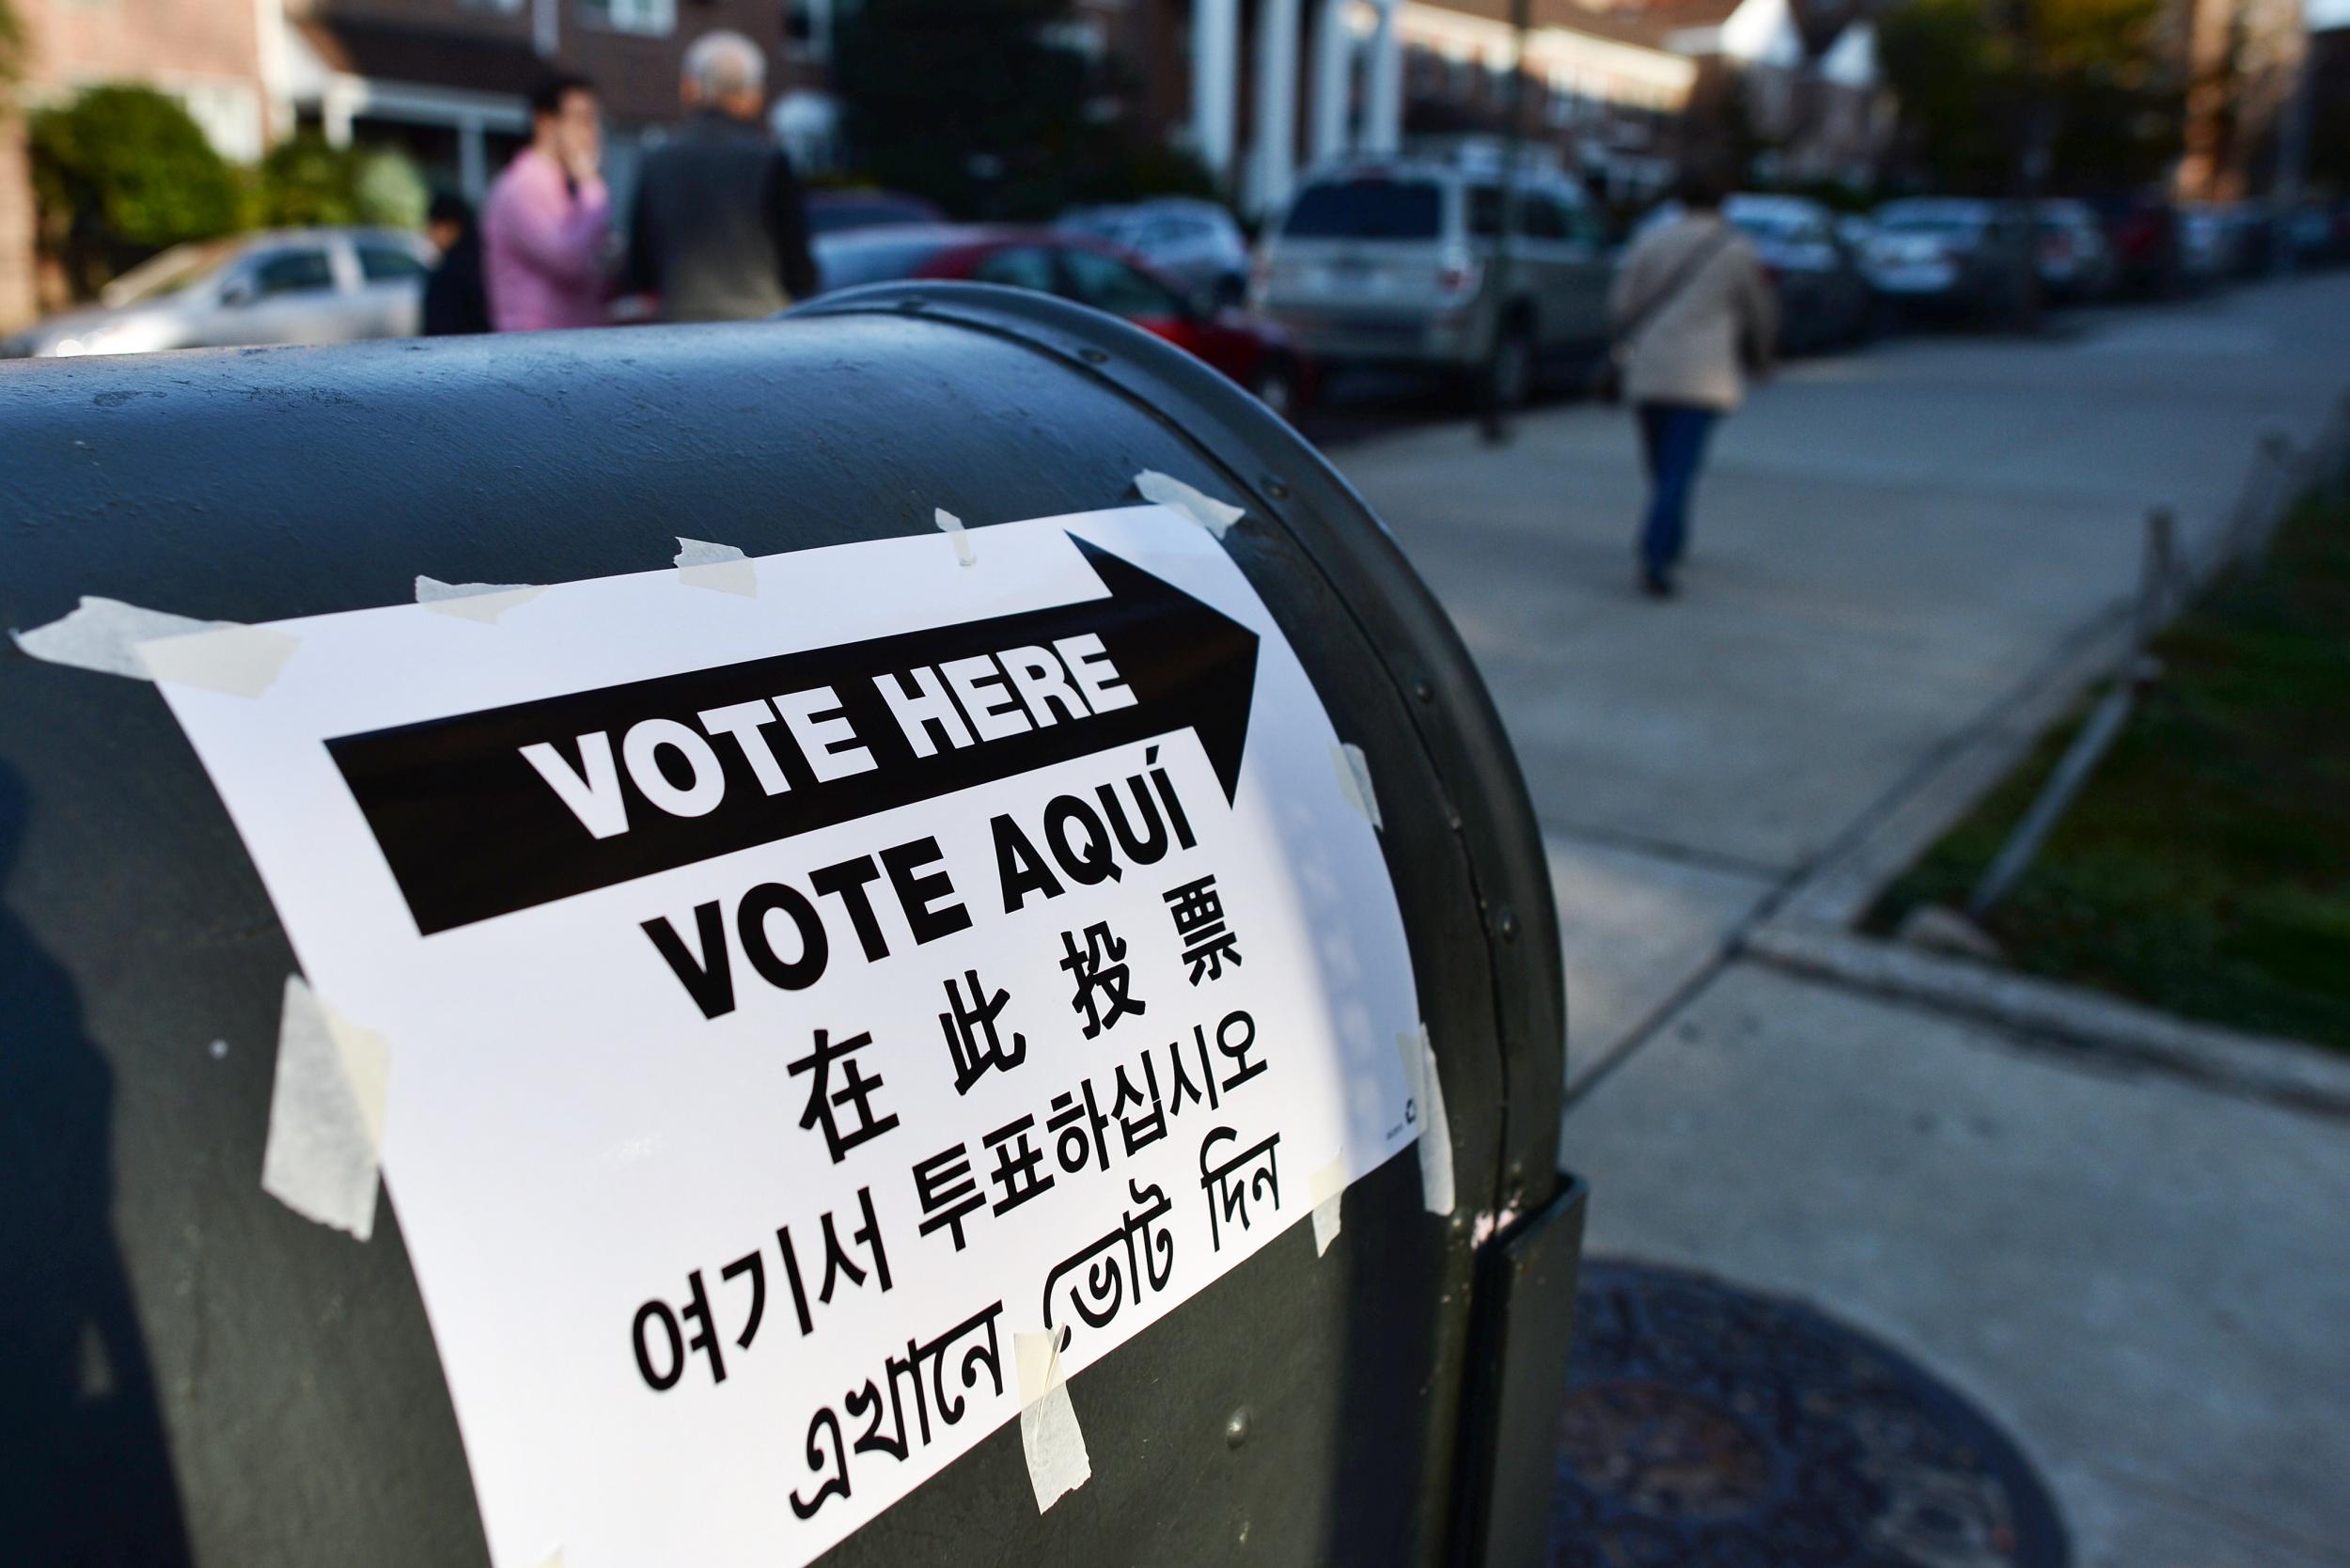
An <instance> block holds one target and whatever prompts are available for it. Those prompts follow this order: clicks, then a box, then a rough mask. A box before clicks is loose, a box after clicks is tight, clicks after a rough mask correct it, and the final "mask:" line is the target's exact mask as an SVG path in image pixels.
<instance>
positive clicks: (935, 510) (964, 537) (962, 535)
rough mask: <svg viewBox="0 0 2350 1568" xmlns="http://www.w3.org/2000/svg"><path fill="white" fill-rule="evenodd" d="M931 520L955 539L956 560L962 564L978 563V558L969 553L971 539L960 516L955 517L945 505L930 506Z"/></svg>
mask: <svg viewBox="0 0 2350 1568" xmlns="http://www.w3.org/2000/svg"><path fill="white" fill-rule="evenodd" d="M931 521H932V522H933V523H936V524H937V525H938V526H939V528H940V530H941V531H942V532H944V533H945V534H946V536H947V537H948V539H951V540H953V541H955V559H956V560H958V561H960V562H961V563H962V564H964V566H977V565H978V564H979V557H977V556H975V555H973V554H972V553H971V540H970V538H969V533H968V530H966V529H965V528H964V525H963V519H962V518H960V517H957V516H956V515H955V514H954V513H953V512H951V511H948V510H947V509H946V508H945V507H932V509H931Z"/></svg>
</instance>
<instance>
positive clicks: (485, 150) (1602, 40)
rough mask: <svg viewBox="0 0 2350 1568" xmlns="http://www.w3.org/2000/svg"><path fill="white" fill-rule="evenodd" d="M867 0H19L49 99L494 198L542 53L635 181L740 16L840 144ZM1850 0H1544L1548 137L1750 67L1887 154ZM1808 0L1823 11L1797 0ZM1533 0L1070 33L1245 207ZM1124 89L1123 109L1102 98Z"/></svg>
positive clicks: (1130, 15)
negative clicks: (702, 65) (91, 91)
mask: <svg viewBox="0 0 2350 1568" xmlns="http://www.w3.org/2000/svg"><path fill="white" fill-rule="evenodd" d="M1851 3H1852V0H1530V11H1531V23H1532V25H1531V29H1530V31H1529V32H1528V37H1527V39H1526V57H1525V65H1526V70H1527V73H1528V85H1529V88H1530V91H1531V94H1532V99H1531V104H1530V108H1529V116H1528V124H1529V127H1530V130H1531V133H1533V134H1535V135H1536V136H1538V137H1540V138H1542V139H1543V140H1545V141H1547V142H1549V143H1550V144H1551V145H1552V146H1554V147H1555V148H1556V149H1557V150H1558V152H1559V155H1560V157H1561V159H1562V160H1563V161H1564V162H1565V163H1566V164H1567V165H1568V166H1570V167H1575V168H1578V169H1581V170H1584V171H1586V172H1588V173H1590V174H1591V175H1593V176H1594V177H1596V178H1599V179H1602V180H1606V181H1607V182H1608V183H1609V184H1610V185H1611V186H1613V187H1614V188H1616V189H1617V191H1618V193H1619V194H1621V195H1637V194H1639V193H1641V192H1643V191H1646V190H1651V189H1653V188H1654V186H1655V185H1656V184H1657V183H1659V182H1661V180H1663V179H1664V178H1666V176H1667V175H1668V174H1669V170H1670V168H1671V166H1672V159H1673V157H1674V156H1675V155H1676V153H1677V151H1678V146H1677V132H1678V128H1679V127H1680V126H1681V125H1682V124H1683V123H1684V120H1685V118H1686V117H1687V116H1688V115H1689V113H1690V112H1691V109H1692V106H1693V105H1695V104H1697V103H1699V102H1700V101H1701V100H1702V99H1703V97H1704V95H1705V94H1706V93H1707V92H1708V91H1709V90H1712V88H1710V87H1709V84H1711V85H1713V88H1717V87H1718V85H1719V84H1720V83H1721V82H1722V81H1723V80H1724V79H1725V78H1726V77H1728V76H1736V77H1738V78H1740V79H1742V80H1744V81H1746V82H1747V86H1748V88H1749V91H1748V92H1747V102H1748V105H1749V109H1750V111H1751V112H1752V113H1753V114H1754V115H1755V117H1756V118H1757V119H1758V121H1759V122H1760V124H1759V129H1761V130H1763V132H1764V133H1765V135H1766V136H1767V137H1769V138H1770V139H1772V140H1773V141H1775V142H1776V143H1777V144H1778V145H1779V146H1780V147H1781V149H1782V152H1781V157H1782V159H1783V161H1784V164H1785V168H1784V171H1783V172H1785V173H1786V174H1787V175H1788V176H1789V177H1791V178H1810V177H1813V176H1815V175H1819V174H1826V173H1835V172H1841V171H1845V170H1848V169H1851V168H1854V167H1857V166H1858V165H1862V164H1865V163H1866V162H1867V161H1868V160H1869V159H1870V158H1871V157H1872V154H1873V150H1874V149H1876V148H1877V147H1878V146H1879V145H1880V144H1881V142H1882V139H1883V135H1884V133H1886V132H1887V131H1888V130H1889V127H1890V118H1889V115H1888V114H1887V112H1886V107H1887V106H1886V105H1885V104H1884V103H1883V102H1882V97H1883V95H1882V91H1881V89H1880V88H1879V87H1878V86H1877V84H1876V78H1875V60H1874V50H1873V42H1872V39H1871V38H1870V36H1869V31H1868V24H1867V22H1866V21H1865V19H1863V18H1860V17H1857V15H1855V14H1854V13H1853V12H1852V11H1851V10H1850V9H1845V10H1835V9H1832V8H1835V7H1838V6H1849V5H1850V4H1851ZM14 4H15V5H16V6H17V8H18V9H19V10H20V11H21V12H22V13H24V18H25V20H26V21H27V23H28V24H30V32H31V38H32V49H31V59H30V64H31V76H30V80H29V81H28V83H27V91H26V97H27V98H28V99H29V100H30V101H31V102H40V101H42V100H43V99H45V98H51V97H55V96H57V95H61V94H65V93H70V92H71V91H73V90H75V89H76V88H78V87H80V86H86V85H88V84H91V83H94V82H99V81H119V80H135V81H144V82H147V83H149V84H151V85H153V86H158V87H160V88H162V89H164V91H167V92H171V93H174V94H175V95H177V96H179V97H180V99H181V100H182V101H183V102H186V103H187V104H188V106H189V108H190V110H191V111H192V112H193V113H194V115H195V117H196V119H197V121H198V123H200V124H201V125H202V126H203V127H204V128H205V130H206V132H207V133H208V134H209V135H210V136H211V139H212V141H213V143H214V144H215V145H216V146H217V147H219V149H221V150H222V152H224V153H225V154H227V156H229V157H231V158H234V159H238V160H241V161H249V160H251V159H253V158H256V157H258V156H259V155H260V153H261V151H262V150H263V149H265V148H266V147H268V146H269V145H270V144H271V142H273V141H274V139H276V138H277V137H280V136H282V135H285V134H287V133H290V132H291V131H293V130H295V129H298V128H304V127H309V128H315V129H316V130H317V131H318V132H319V133H321V134H322V135H324V136H325V137H326V139H327V140H328V141H330V142H333V143H336V144H337V145H349V144H352V143H354V142H355V143H360V144H364V145H390V146H396V147H399V148H400V149H403V150H404V151H406V152H407V153H408V154H409V155H410V156H411V157H412V158H414V159H415V161H416V163H417V164H418V165H420V166H421V167H422V168H423V169H424V170H425V172H426V174H427V176H428V177H429V178H431V180H434V181H435V182H436V183H438V184H442V185H446V186H449V187H452V188H455V189H459V190H462V191H464V192H466V193H468V194H470V195H474V196H478V195H479V194H480V193H481V192H482V191H483V190H484V189H485V188H486V186H487V184H488V181H489V180H490V179H491V178H492V177H493V175H494V174H495V172H496V170H497V169H498V167H499V166H500V165H502V164H503V163H504V162H505V160H506V158H507V157H508V156H509V154H510V152H511V151H512V149H513V148H514V147H515V146H516V145H517V144H518V143H519V142H520V140H521V138H522V137H523V136H524V135H525V134H526V133H527V131H528V116H527V113H526V110H525V94H526V93H527V92H528V90H529V87H530V85H531V83H532V82H533V80H534V79H536V78H537V77H538V76H539V75H540V73H542V72H544V71H548V70H551V69H560V70H568V71H579V72H582V73H584V74H586V75H587V76H589V77H592V78H593V79H594V81H595V82H596V85H597V87H598V89H599V91H600V93H601V95H602V97H603V102H604V105H605V110H606V115H607V120H608V124H609V126H610V130H611V138H610V140H611V151H610V170H611V175H612V179H613V182H614V185H615V187H616V189H617V190H618V191H619V192H620V193H621V194H623V195H625V193H626V192H627V190H628V189H629V187H630V185H631V184H632V183H633V175H634V170H635V162H636V155H637V149H638V146H639V142H640V139H641V137H642V136H643V134H644V133H646V132H648V131H649V130H650V129H652V128H654V127H657V126H660V125H662V124H665V123H666V122H667V121H669V120H670V119H672V118H674V116H675V114H676V108H677V80H678V68H679V62H680V59H681V56H682V55H683V53H684V49H685V46H686V45H687V43H688V42H690V41H691V40H692V39H693V38H695V37H697V36H698V35H700V34H701V33H704V32H707V31H709V30H710V29H712V28H715V27H731V28H734V29H736V30H738V31H740V32H743V33H744V34H747V35H748V36H749V37H751V38H752V39H756V40H757V41H758V42H759V43H760V45H762V46H763V47H764V48H765V49H766V50H767V52H768V57H769V60H770V62H771V72H770V86H771V89H772V90H773V91H774V93H775V94H776V105H775V111H774V116H773V121H774V124H775V126H776V131H777V133H778V134H779V135H780V136H781V137H782V138H783V140H784V142H785V144H786V146H788V147H789V148H791V150H792V152H793V155H794V156H795V157H796V158H797V159H798V160H799V161H800V162H801V163H802V164H803V165H807V166H813V167H818V168H822V167H823V166H826V165H828V164H830V163H831V162H832V161H833V159H834V158H835V157H836V156H837V154H838V129H837V127H838V114H837V111H836V108H835V106H834V103H833V101H832V99H831V98H830V96H829V95H828V93H827V92H826V73H827V62H828V57H829V54H830V48H831V42H832V39H833V34H834V28H835V24H836V21H837V12H838V8H844V7H846V6H849V5H853V4H854V0H14ZM1798 6H1800V8H1797V7H1798ZM1509 17H1510V0H1073V7H1072V13H1071V17H1070V20H1069V21H1068V22H1067V23H1066V24H1063V26H1062V28H1061V33H1062V37H1063V41H1065V42H1066V43H1068V44H1070V45H1072V46H1073V47H1075V48H1078V49H1080V50H1083V51H1085V52H1086V53H1088V54H1089V55H1094V56H1095V57H1097V58H1102V59H1105V61H1106V60H1108V59H1110V58H1112V57H1114V58H1115V59H1116V60H1117V61H1118V62H1119V63H1120V66H1121V67H1122V68H1123V69H1122V70H1121V71H1120V72H1119V74H1120V75H1121V76H1123V77H1124V78H1126V79H1127V80H1129V81H1130V82H1132V83H1133V84H1135V88H1134V91H1133V92H1132V93H1131V95H1130V96H1128V97H1127V98H1125V99H1124V100H1122V101H1121V102H1120V103H1119V104H1117V105H1116V112H1119V113H1122V114H1127V115H1131V116H1133V117H1135V118H1136V120H1137V121H1138V129H1140V130H1141V131H1142V132H1143V133H1146V134H1148V135H1152V136H1156V137H1160V138H1163V139H1165V140H1167V141H1169V142H1172V143H1175V144H1177V145H1180V146H1183V147H1187V148H1189V149H1191V150H1193V151H1194V152H1195V153H1197V154H1198V156H1199V159H1200V160H1201V162H1202V163H1203V164H1205V165H1206V166H1207V167H1208V169H1209V170H1210V171H1211V173H1213V174H1214V176H1215V178H1216V179H1217V180H1218V182H1219V183H1220V184H1221V185H1222V186H1223V187H1224V189H1225V190H1226V191H1227V192H1228V193H1229V194H1230V196H1232V197H1233V199H1234V200H1235V201H1236V202H1237V203H1238V204H1239V205H1240V206H1241V208H1242V209H1243V210H1244V211H1245V212H1251V213H1256V212H1265V211H1267V210H1270V209H1272V208H1275V207H1277V206H1278V205H1279V204H1280V203H1281V202H1283V201H1284V200H1286V199H1287V197H1288V196H1289V193H1290V191H1291V189H1292V187H1293V184H1294V182H1295V180H1296V176H1297V172H1298V171H1299V170H1300V169H1301V168H1303V167H1305V166H1308V165H1310V164H1313V163H1315V162H1319V161H1322V160H1324V159H1329V158H1334V157H1339V156H1342V155H1351V154H1356V153H1363V152H1371V153H1377V152H1383V151H1389V150H1392V149H1395V148H1397V147H1398V146H1399V145H1400V143H1401V141H1402V136H1403V134H1404V132H1405V130H1406V129H1407V122H1409V126H1410V128H1412V129H1424V130H1450V131H1464V130H1475V129H1479V128H1481V127H1483V128H1491V127H1493V126H1496V125H1497V124H1498V123H1499V119H1498V117H1499V113H1500V109H1501V106H1502V104H1503V103H1504V102H1506V94H1507V91H1508V82H1509V70H1510V63H1511V61H1512V57H1513V52H1514V50H1515V48H1516V40H1515V36H1514V34H1513V32H1512V28H1511V26H1510V24H1509ZM1105 107H1106V105H1105ZM34 297H35V295H34V289H33V245H32V215H31V196H30V193H29V188H28V185H27V182H26V178H25V167H24V149H23V141H22V134H21V129H20V128H19V127H17V126H15V125H13V124H8V125H6V126H5V127H0V327H5V326H7V325H8V324H10V323H12V322H14V321H18V320H21V319H22V318H23V317H24V316H25V315H26V314H28V313H29V312H30V309H31V306H32V304H33V300H34Z"/></svg>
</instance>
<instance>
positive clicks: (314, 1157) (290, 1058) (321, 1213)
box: [261, 975, 392, 1241]
mask: <svg viewBox="0 0 2350 1568" xmlns="http://www.w3.org/2000/svg"><path fill="white" fill-rule="evenodd" d="M391 1074H392V1048H391V1046H390V1044H389V1043H386V1042H385V1041H384V1037H383V1036H382V1035H379V1034H373V1033H370V1032H369V1031H368V1030H366V1029H363V1028H360V1027H358V1026H356V1025H354V1024H352V1023H350V1022H349V1021H347V1020H345V1019H343V1018H339V1017H337V1015H336V1013H335V1010H334V1009H332V1008H330V1007H328V1006H327V1005H326V1003H325V1002H323V1001H321V999H320V998H319V996H317V995H316V994H315V993H314V992H312V991H311V989H310V987H309V986H308V985H307V984H305V982H304V980H303V979H302V977H301V976H300V975H288V976H287V977H286V1001H285V1010H284V1012H283V1014H282V1015H281V1018H280V1020H279V1023H278V1027H277V1075H276V1080H275V1083H274V1086H273V1087H272V1089H271V1090H270V1102H269V1143H268V1146H267V1148H266V1149H265V1150H264V1152H262V1155H261V1190H262V1191H263V1192H266V1193H268V1194H269V1195H270V1196H271V1197H272V1198H274V1199H276V1200H278V1201H279V1202H281V1203H283V1204H285V1205H286V1207H288V1208H290V1209H291V1210H292V1211H293V1212H294V1213H296V1214H298V1215H302V1217H303V1218H305V1219H311V1220H316V1221H317V1222H318V1223H319V1224H321V1225H331V1226H333V1227H334V1228H335V1229H336V1230H337V1231H350V1232H351V1233H352V1235H354V1236H356V1237H358V1238H359V1239H360V1240H361V1241H366V1240H367V1239H368V1235H369V1234H371V1233H372V1232H373V1231H374V1229H375V1189H376V1184H377V1179H378V1178H377V1172H378V1169H379V1167H380V1164H381V1162H382V1159H383V1153H384V1102H385V1100H386V1097H387V1095H388V1093H389V1090H390V1088H391Z"/></svg>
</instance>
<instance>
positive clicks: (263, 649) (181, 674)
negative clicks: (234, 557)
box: [8, 595, 300, 697]
mask: <svg viewBox="0 0 2350 1568" xmlns="http://www.w3.org/2000/svg"><path fill="white" fill-rule="evenodd" d="M8 635H9V636H10V637H11V638H12V639H14V641H15V643H16V646H17V647H19V648H21V649H23V650H24V651H25V652H26V653H29V654H31V655H32V656H33V657H34V658H36V659H45V660H47V661H48V662H49V663H51V664H53V665H71V666H73V667H74V668H76V669H94V670H96V671H98V672H99V673H100V674H102V675H120V676H125V677H128V678H129V679H131V680H133V681H169V682H173V683H175V684H177V685H182V686H201V687H203V688H205V689H206V690H207V691H216V692H227V694H228V695H229V696H231V697H258V696H260V695H261V694H262V693H263V692H265V691H267V690H268V689H269V686H270V682H273V681H274V680H276V679H277V672H278V671H279V670H281V669H283V668H285V667H286V661H287V660H288V659H290V658H291V657H293V651H294V650H295V649H296V648H297V647H299V646H300V644H299V643H298V642H297V641H296V640H295V639H294V638H292V637H290V636H288V635H286V634H285V633H283V632H273V631H271V630H270V629H269V628H267V627H265V626H241V625H239V624H238V623H237V622H235V621H233V620H194V619H189V618H188V617H186V616H183V615H171V614H168V613H166V612H164V611H163V610H143V609H141V608H139V607H138V606H137V605H136V604H124V603H122V601H120V600H119V599H100V598H96V597H92V596H88V595H85V596H84V597H83V600H82V602H81V604H79V605H78V606H76V607H75V609H74V611H73V613H72V614H71V615H69V616H65V617H63V618H61V619H56V620H53V621H51V622H50V623H49V624H48V625H46V626H36V627H34V628H33V629H32V630H31V631H29V632H15V631H11V632H10V633H9V634H8Z"/></svg>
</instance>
